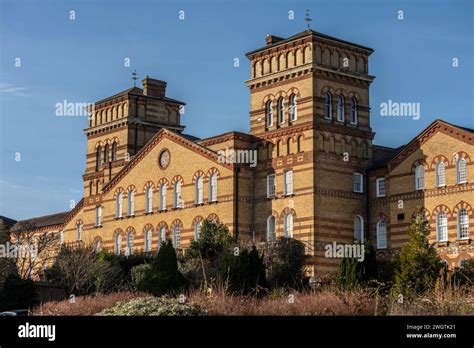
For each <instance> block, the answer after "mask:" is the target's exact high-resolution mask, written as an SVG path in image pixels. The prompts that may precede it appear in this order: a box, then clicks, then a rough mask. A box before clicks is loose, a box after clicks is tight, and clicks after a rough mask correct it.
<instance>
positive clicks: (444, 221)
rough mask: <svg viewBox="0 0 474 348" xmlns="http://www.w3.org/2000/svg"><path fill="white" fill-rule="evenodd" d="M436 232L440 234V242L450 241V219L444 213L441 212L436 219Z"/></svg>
mask: <svg viewBox="0 0 474 348" xmlns="http://www.w3.org/2000/svg"><path fill="white" fill-rule="evenodd" d="M436 232H437V234H438V242H446V241H447V240H448V218H447V216H446V213H445V212H444V211H441V212H439V213H438V216H437V217H436Z"/></svg>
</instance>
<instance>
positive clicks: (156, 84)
mask: <svg viewBox="0 0 474 348" xmlns="http://www.w3.org/2000/svg"><path fill="white" fill-rule="evenodd" d="M142 84H143V94H144V95H146V96H148V97H155V98H163V97H164V96H165V91H166V82H165V81H161V80H155V79H152V78H150V77H148V75H147V76H145V78H144V79H143V80H142Z"/></svg>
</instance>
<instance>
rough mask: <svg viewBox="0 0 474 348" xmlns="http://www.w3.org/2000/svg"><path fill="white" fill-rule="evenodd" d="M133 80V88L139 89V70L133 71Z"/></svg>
mask: <svg viewBox="0 0 474 348" xmlns="http://www.w3.org/2000/svg"><path fill="white" fill-rule="evenodd" d="M132 80H133V87H137V80H138V77H137V70H133V73H132Z"/></svg>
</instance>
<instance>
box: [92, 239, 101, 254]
mask: <svg viewBox="0 0 474 348" xmlns="http://www.w3.org/2000/svg"><path fill="white" fill-rule="evenodd" d="M94 250H95V252H96V253H98V252H100V251H101V250H102V241H101V240H100V239H97V240H96V241H95V246H94Z"/></svg>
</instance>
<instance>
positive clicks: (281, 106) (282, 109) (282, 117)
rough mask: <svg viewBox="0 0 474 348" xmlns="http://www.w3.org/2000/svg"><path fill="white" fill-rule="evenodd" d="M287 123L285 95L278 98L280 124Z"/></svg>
mask: <svg viewBox="0 0 474 348" xmlns="http://www.w3.org/2000/svg"><path fill="white" fill-rule="evenodd" d="M282 123H285V100H284V99H283V97H280V98H279V99H278V124H282Z"/></svg>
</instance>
